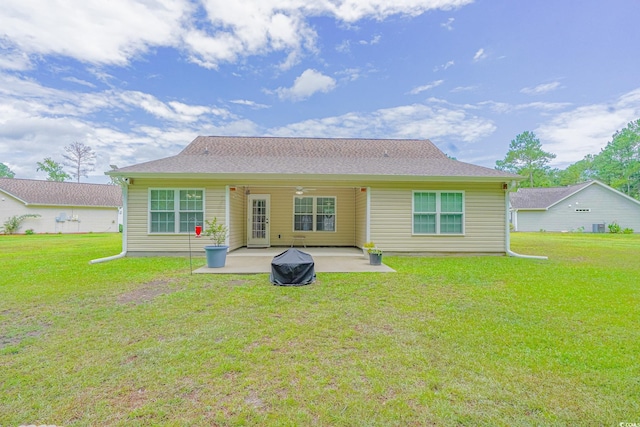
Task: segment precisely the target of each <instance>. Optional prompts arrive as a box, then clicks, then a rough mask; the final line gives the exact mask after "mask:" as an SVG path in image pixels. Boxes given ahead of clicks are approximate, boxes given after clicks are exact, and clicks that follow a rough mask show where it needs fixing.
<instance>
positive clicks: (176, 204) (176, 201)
mask: <svg viewBox="0 0 640 427" xmlns="http://www.w3.org/2000/svg"><path fill="white" fill-rule="evenodd" d="M155 190H166V191H173V212H174V214H175V219H174V229H175V230H178V231H174V232H173V233H170V232H167V231H162V232H155V231H151V191H155ZM182 190H187V191H189V190H193V191H202V218H203V220H204V218H206V211H205V207H206V203H205V201H206V195H205V190H204V188H193V187H150V188H149V189H148V190H147V234H148V235H152V236H163V235H164V236H175V235H186V234H187V233H188V232H187V233H185V232H181V231H180V191H182ZM198 212H199V211H198ZM194 225H195V224H194ZM200 225H203V226H204V224H200ZM203 228H204V227H203Z"/></svg>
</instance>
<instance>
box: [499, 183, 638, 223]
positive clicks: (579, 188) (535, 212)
mask: <svg viewBox="0 0 640 427" xmlns="http://www.w3.org/2000/svg"><path fill="white" fill-rule="evenodd" d="M510 202H511V224H512V225H513V229H514V231H585V232H594V233H604V232H608V231H609V229H608V225H609V224H612V223H614V222H615V223H617V224H618V225H620V227H622V228H623V229H625V228H631V229H633V230H634V232H636V233H637V232H640V201H638V200H636V199H633V198H631V197H629V196H627V195H626V194H623V193H621V192H619V191H617V190H615V189H613V188H611V187H609V186H608V185H605V184H603V183H601V182H599V181H588V182H583V183H581V184H576V185H570V186H567V187H550V188H520V189H518V191H517V192H514V193H511V194H510Z"/></svg>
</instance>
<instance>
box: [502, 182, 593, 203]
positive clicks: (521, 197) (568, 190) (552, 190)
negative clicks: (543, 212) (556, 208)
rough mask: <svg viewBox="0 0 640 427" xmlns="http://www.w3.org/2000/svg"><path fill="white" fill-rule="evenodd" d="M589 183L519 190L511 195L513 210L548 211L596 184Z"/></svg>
mask: <svg viewBox="0 0 640 427" xmlns="http://www.w3.org/2000/svg"><path fill="white" fill-rule="evenodd" d="M595 182H596V181H587V182H583V183H581V184H575V185H568V186H566V187H544V188H519V189H518V191H516V192H514V193H509V200H510V201H511V208H512V209H548V208H550V207H551V206H553V205H555V204H556V203H558V202H559V201H561V200H563V199H566V198H567V197H569V196H571V195H572V194H574V193H577V192H578V191H580V190H582V189H583V188H585V187H588V186H589V185H591V184H593V183H595Z"/></svg>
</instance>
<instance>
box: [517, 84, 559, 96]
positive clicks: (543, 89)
mask: <svg viewBox="0 0 640 427" xmlns="http://www.w3.org/2000/svg"><path fill="white" fill-rule="evenodd" d="M559 87H560V82H551V83H543V84H539V85H538V86H534V87H525V88H522V89H520V92H522V93H526V94H527V95H540V94H543V93H547V92H551V91H553V90H556V89H558V88H559Z"/></svg>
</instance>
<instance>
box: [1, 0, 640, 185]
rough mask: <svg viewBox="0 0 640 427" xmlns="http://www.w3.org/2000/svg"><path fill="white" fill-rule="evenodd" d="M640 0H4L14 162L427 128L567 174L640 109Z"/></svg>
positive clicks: (100, 163)
mask: <svg viewBox="0 0 640 427" xmlns="http://www.w3.org/2000/svg"><path fill="white" fill-rule="evenodd" d="M638 16H640V1H638V0H609V1H606V2H604V1H601V0H580V1H578V0H562V1H558V0H536V1H513V0H475V1H474V0H393V1H391V0H231V1H228V0H227V1H223V0H109V1H104V0H83V1H81V2H80V1H72V0H2V6H1V7H0V163H4V164H5V165H7V166H9V168H10V169H11V170H12V171H13V172H15V174H16V176H15V177H16V178H27V179H46V174H45V173H44V172H42V171H40V172H38V171H36V169H37V165H36V164H37V162H41V161H43V160H44V158H46V157H50V158H52V159H53V160H55V161H58V162H62V161H63V157H62V155H63V154H64V147H65V146H68V145H69V144H71V143H72V142H81V143H83V144H85V145H88V146H90V147H91V148H92V149H93V151H94V152H95V153H96V155H97V158H96V165H95V170H94V171H93V172H91V173H90V176H89V177H88V178H82V179H81V181H82V182H98V183H100V182H108V178H107V177H106V176H105V175H104V172H105V171H107V170H109V169H110V166H109V165H117V166H119V167H123V166H128V165H132V164H136V163H141V162H145V161H149V160H155V159H159V158H163V157H168V156H172V155H175V154H178V152H179V151H180V150H182V149H183V148H184V147H185V146H186V145H187V144H188V143H189V142H191V141H192V140H193V139H194V138H195V137H197V136H198V135H246V136H300V137H323V138H324V137H353V138H418V139H425V138H428V139H430V140H431V141H432V142H434V143H435V144H436V145H437V146H438V147H439V148H440V149H441V150H442V151H444V152H445V153H447V154H448V155H450V156H453V157H455V158H457V159H458V160H461V161H464V162H469V163H474V164H478V165H482V166H487V167H491V168H493V167H494V166H495V162H496V160H499V159H503V158H504V157H505V154H506V152H507V151H508V148H509V143H510V141H511V140H513V139H514V138H515V137H516V135H517V134H519V133H522V132H524V131H533V132H535V134H536V135H537V136H538V138H539V139H540V141H541V143H542V146H543V149H545V150H546V151H549V152H552V153H554V154H556V156H557V157H556V158H555V159H554V161H553V163H552V166H553V167H558V168H565V167H566V166H568V165H570V164H572V163H574V162H576V161H578V160H581V159H582V158H583V157H584V156H585V155H587V154H597V153H598V152H599V151H600V150H601V149H602V148H603V147H604V146H606V144H607V142H609V141H610V140H611V137H612V135H613V133H614V132H615V131H616V130H619V129H622V128H624V127H625V126H626V125H627V124H628V123H629V122H630V121H632V120H636V119H638V118H640V56H639V55H638V44H639V42H640V26H639V25H637V17H638Z"/></svg>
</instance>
